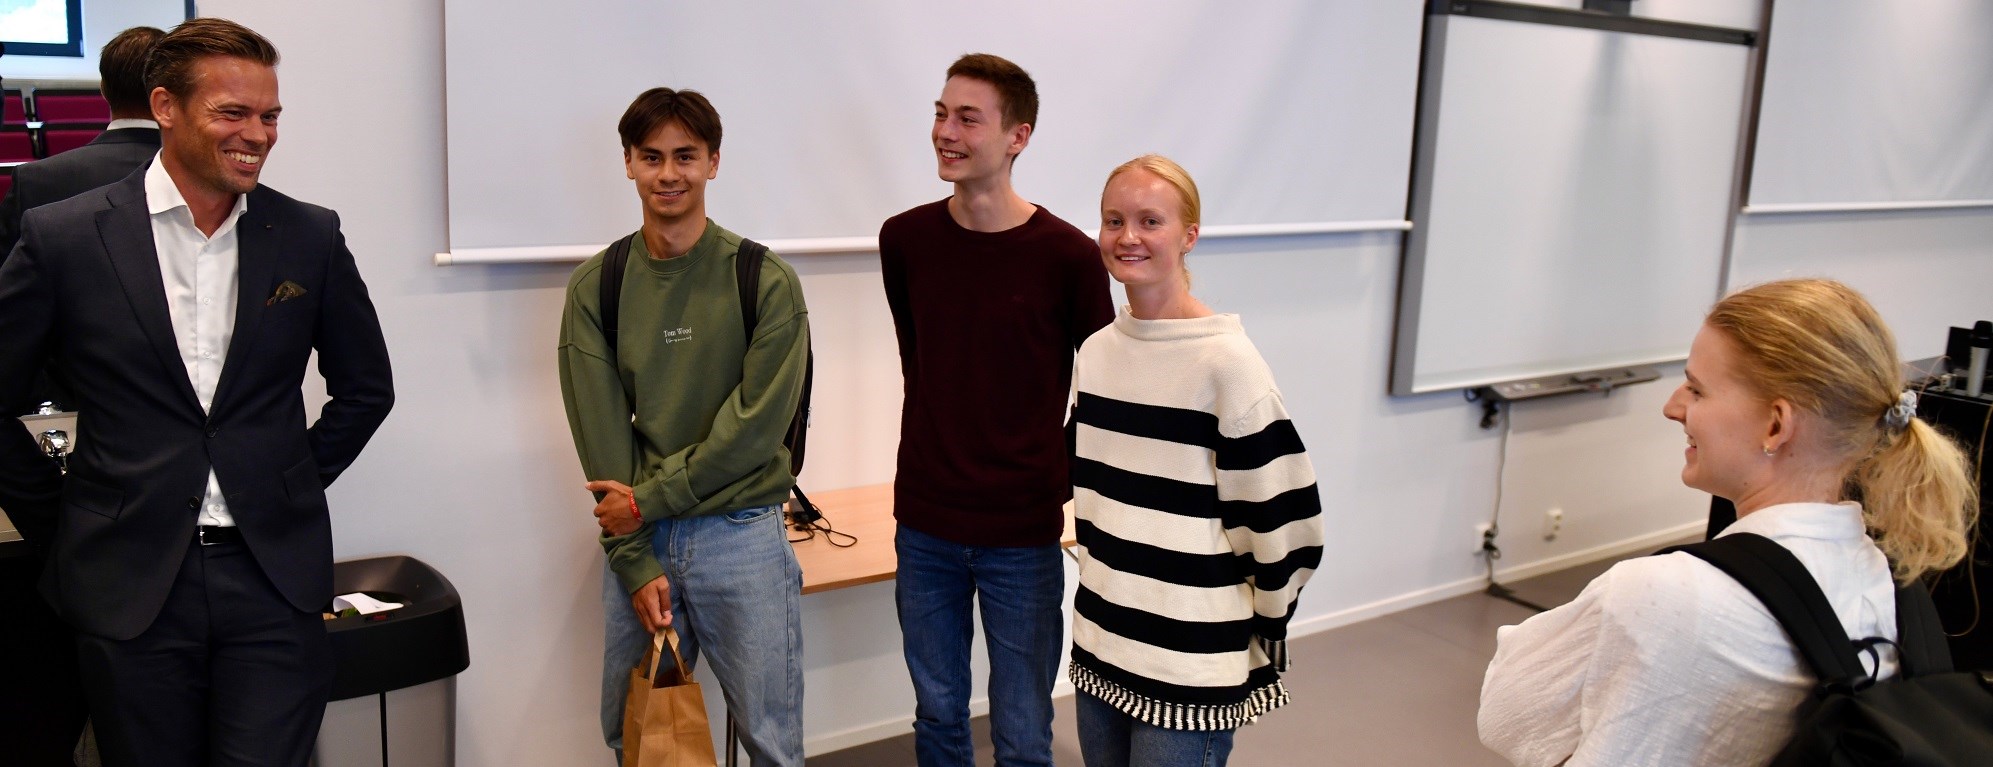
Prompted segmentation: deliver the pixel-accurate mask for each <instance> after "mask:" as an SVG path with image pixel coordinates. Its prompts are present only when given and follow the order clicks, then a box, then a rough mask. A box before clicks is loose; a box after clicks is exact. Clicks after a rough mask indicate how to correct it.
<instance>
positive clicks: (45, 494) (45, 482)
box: [0, 233, 62, 541]
mask: <svg viewBox="0 0 1993 767" xmlns="http://www.w3.org/2000/svg"><path fill="white" fill-rule="evenodd" d="M36 250H37V248H36V246H35V237H34V236H33V234H32V233H29V234H28V235H27V236H25V237H23V238H22V241H21V242H20V244H19V245H18V246H16V253H15V256H14V257H13V258H9V259H7V262H6V264H4V265H0V339H4V342H0V413H4V414H6V415H5V417H3V418H0V508H4V509H6V510H7V515H8V517H9V518H10V519H12V520H13V521H14V524H15V525H16V526H18V527H20V529H21V534H22V535H23V536H24V537H26V538H28V539H29V540H36V541H45V540H47V539H48V538H47V534H48V533H49V532H51V531H53V530H54V529H55V516H56V504H57V501H58V498H59V496H60V495H61V493H62V472H61V471H60V470H59V469H57V467H56V465H55V462H54V461H51V460H49V459H48V457H47V456H45V455H43V454H42V452H41V449H40V448H39V447H37V446H36V444H35V440H34V437H33V436H31V435H29V434H28V430H27V427H25V426H23V425H22V424H21V419H20V418H18V417H17V414H19V413H25V412H27V411H28V406H29V405H30V404H31V403H30V402H29V395H30V394H31V392H32V386H33V384H34V381H35V374H36V373H37V372H38V371H40V370H41V367H42V363H43V361H44V360H45V359H46V357H47V352H48V342H49V336H50V333H51V328H52V326H53V319H54V316H55V290H54V285H53V284H52V282H53V280H52V279H51V277H50V275H48V274H47V273H46V271H45V270H44V269H43V268H42V266H43V265H42V264H41V262H40V259H39V256H38V254H37V253H36Z"/></svg>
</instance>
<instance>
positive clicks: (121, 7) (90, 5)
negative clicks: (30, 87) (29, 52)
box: [0, 0, 187, 81]
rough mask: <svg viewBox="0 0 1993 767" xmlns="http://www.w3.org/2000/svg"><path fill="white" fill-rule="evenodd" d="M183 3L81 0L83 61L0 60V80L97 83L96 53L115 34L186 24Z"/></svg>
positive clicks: (46, 58)
mask: <svg viewBox="0 0 1993 767" xmlns="http://www.w3.org/2000/svg"><path fill="white" fill-rule="evenodd" d="M186 18H187V0H84V3H83V57H82V58H65V57H60V56H22V55H19V54H15V55H10V56H5V57H0V77H8V78H14V77H20V78H48V79H64V80H72V79H73V80H91V81H94V80H96V79H97V52H98V51H99V50H101V49H102V48H103V47H104V44H105V43H108V42H110V41H111V38H113V37H117V36H118V33H119V32H123V31H125V30H126V29H130V28H132V27H137V26H152V27H158V28H160V29H172V28H173V26H174V25H176V24H179V23H180V22H182V21H184V20H186Z"/></svg>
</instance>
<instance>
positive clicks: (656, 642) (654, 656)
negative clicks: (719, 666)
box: [637, 626, 692, 689]
mask: <svg viewBox="0 0 1993 767" xmlns="http://www.w3.org/2000/svg"><path fill="white" fill-rule="evenodd" d="M666 647H669V648H671V660H672V663H673V664H675V665H676V667H677V669H678V678H679V679H682V680H690V679H691V678H692V669H690V668H687V667H686V666H685V657H684V656H683V655H680V654H679V651H678V632H677V631H675V630H673V629H672V628H671V627H670V626H666V627H664V628H661V629H658V631H657V634H656V635H655V636H653V637H651V641H650V646H649V647H648V648H646V649H645V650H644V658H643V660H642V661H641V664H642V665H640V666H638V668H637V671H638V673H640V674H642V675H643V677H644V678H645V679H648V680H650V683H651V687H652V689H656V688H658V687H662V686H664V685H663V684H662V682H664V681H666V680H668V679H669V678H670V677H667V676H664V675H663V674H659V673H657V672H658V665H659V664H658V661H660V660H663V659H664V651H665V648H666Z"/></svg>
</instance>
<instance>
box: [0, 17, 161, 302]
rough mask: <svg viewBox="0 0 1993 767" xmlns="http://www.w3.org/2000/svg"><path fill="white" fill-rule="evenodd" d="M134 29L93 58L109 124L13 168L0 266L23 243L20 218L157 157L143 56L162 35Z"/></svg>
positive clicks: (1, 223) (3, 205) (0, 226)
mask: <svg viewBox="0 0 1993 767" xmlns="http://www.w3.org/2000/svg"><path fill="white" fill-rule="evenodd" d="M165 34H166V33H165V32H161V31H159V30H158V29H157V28H154V27H132V28H131V29H127V30H125V31H123V32H119V33H118V36H117V37H113V38H111V41H110V42H109V43H105V44H104V50H103V52H102V53H100V54H99V55H98V58H97V73H98V74H99V75H102V76H103V85H102V86H101V87H102V88H103V91H104V100H105V101H107V102H110V104H111V124H110V126H108V127H107V128H106V129H105V131H104V132H103V133H102V134H101V135H99V136H97V138H96V139H95V140H93V141H91V142H90V143H88V144H85V145H83V146H80V147H77V148H75V149H71V150H69V151H67V152H63V153H62V154H59V155H56V156H54V157H50V158H48V159H44V160H36V161H34V162H31V163H27V164H25V165H21V166H18V167H16V168H14V188H12V189H9V190H8V191H7V196H6V198H5V199H0V264H4V263H6V259H7V254H8V253H9V252H11V251H13V250H14V243H15V242H18V241H19V240H20V239H21V214H23V213H26V212H28V210H30V209H32V208H35V207H39V206H42V205H47V204H49V203H51V202H57V201H60V200H67V199H69V198H71V197H75V196H76V195H79V194H82V193H84V192H87V191H89V190H92V189H95V188H97V187H100V186H103V185H105V184H109V183H111V182H114V181H117V180H119V179H122V178H124V177H126V176H129V175H131V172H132V171H134V170H138V169H139V168H140V167H143V166H144V165H145V164H146V163H147V162H150V161H151V160H152V156H153V155H155V154H158V153H159V123H156V122H153V121H152V103H151V99H150V98H148V97H147V95H146V94H147V88H146V87H145V54H146V53H148V52H150V51H151V50H152V45H153V43H156V42H159V38H160V37H161V36H163V35H165Z"/></svg>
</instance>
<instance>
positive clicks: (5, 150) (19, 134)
mask: <svg viewBox="0 0 1993 767" xmlns="http://www.w3.org/2000/svg"><path fill="white" fill-rule="evenodd" d="M33 159H35V140H34V137H33V136H30V135H28V132H27V131H26V130H24V129H18V128H12V127H11V126H10V128H9V129H8V130H0V162H27V161H29V160H33Z"/></svg>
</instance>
